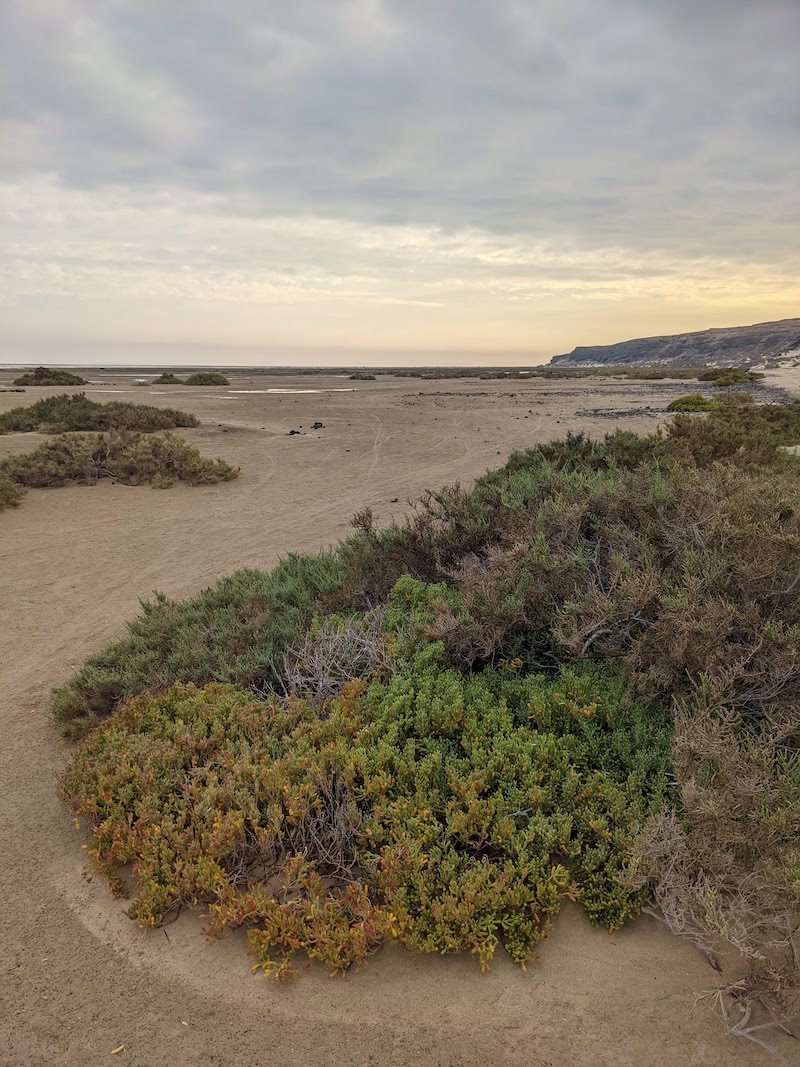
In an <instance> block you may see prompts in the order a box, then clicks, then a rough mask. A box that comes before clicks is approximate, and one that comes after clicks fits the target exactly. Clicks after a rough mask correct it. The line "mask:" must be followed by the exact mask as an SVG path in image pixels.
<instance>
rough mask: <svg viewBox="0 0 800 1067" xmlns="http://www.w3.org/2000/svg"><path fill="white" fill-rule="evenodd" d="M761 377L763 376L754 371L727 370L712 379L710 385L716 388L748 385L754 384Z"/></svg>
mask: <svg viewBox="0 0 800 1067" xmlns="http://www.w3.org/2000/svg"><path fill="white" fill-rule="evenodd" d="M763 377H764V375H763V374H758V373H756V372H755V371H748V370H738V369H735V370H727V371H724V372H723V373H722V374H720V375H718V376H717V377H716V378H714V379H712V382H711V384H712V385H716V386H727V385H749V383H750V382H756V381H758V379H759V378H763Z"/></svg>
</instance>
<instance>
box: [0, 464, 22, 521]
mask: <svg viewBox="0 0 800 1067" xmlns="http://www.w3.org/2000/svg"><path fill="white" fill-rule="evenodd" d="M24 495H25V487H24V486H22V485H20V484H19V482H15V481H14V480H13V479H12V478H10V477H9V476H8V475H7V474H6V472H5V471H3V470H0V511H2V510H3V508H15V507H16V506H17V505H18V504H19V502H20V500H22V498H23V496H24Z"/></svg>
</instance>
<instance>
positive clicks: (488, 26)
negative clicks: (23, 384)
mask: <svg viewBox="0 0 800 1067" xmlns="http://www.w3.org/2000/svg"><path fill="white" fill-rule="evenodd" d="M0 41H1V42H2V45H1V46H0V48H1V49H2V53H3V54H2V55H0V79H2V82H4V83H5V84H3V85H2V86H0V94H1V95H2V98H3V100H4V101H6V103H7V106H6V112H5V115H4V126H5V129H4V136H3V202H4V205H5V211H4V224H3V226H4V233H3V239H4V247H5V248H6V250H7V252H6V256H5V257H4V279H3V283H4V284H3V288H4V292H5V293H6V296H5V298H4V299H5V307H4V319H5V320H6V322H7V330H8V335H9V341H8V345H7V346H6V349H7V351H6V355H7V356H8V358H13V356H14V350H15V346H17V348H19V347H20V346H22V347H23V348H25V349H26V350H27V348H28V347H29V346H30V345H34V346H35V345H36V344H37V343H39V342H41V343H42V344H51V345H52V344H54V343H56V342H57V341H58V339H59V338H62V339H64V340H65V341H74V342H78V343H79V342H80V341H81V340H85V341H87V342H88V341H92V340H94V341H106V342H108V343H110V344H113V343H115V342H123V341H142V342H159V341H171V342H176V343H177V342H186V343H191V342H193V341H198V342H199V341H203V340H205V341H209V342H212V343H219V344H225V345H228V346H231V347H234V348H235V346H236V345H237V344H257V345H263V348H264V352H265V354H267V355H269V356H272V355H273V354H274V353H276V352H278V351H281V352H286V353H287V359H288V358H292V353H293V352H296V353H299V354H300V355H302V353H303V352H304V351H310V350H312V349H313V350H315V351H316V350H321V351H322V350H324V349H325V346H326V345H330V347H331V349H337V350H339V351H340V352H341V350H347V348H348V347H350V346H352V347H353V349H354V351H357V354H358V356H359V358H363V350H364V349H368V350H369V351H372V352H374V353H375V354H379V353H380V352H381V351H386V352H396V351H397V350H398V349H401V350H404V351H405V350H407V351H408V352H409V353H411V354H413V353H415V352H418V353H420V355H421V356H424V350H425V349H437V350H442V349H443V350H452V351H453V352H454V353H456V352H458V351H460V350H466V349H469V350H470V351H471V350H476V351H481V352H485V353H487V354H491V353H495V354H496V356H497V358H503V357H505V356H507V355H509V354H511V353H514V354H521V353H522V352H524V351H530V352H532V353H536V354H541V355H544V354H547V353H550V354H551V353H552V352H554V351H557V350H561V349H564V348H570V347H572V345H573V344H575V343H597V342H601V341H603V340H613V339H617V338H620V337H623V336H630V335H632V334H634V333H642V332H651V333H654V332H665V331H669V330H670V329H674V330H679V329H684V328H691V327H693V326H697V327H702V326H706V325H717V324H720V325H721V324H736V323H738V322H745V321H752V320H755V319H766V318H774V317H780V316H781V315H789V314H797V313H798V308H800V301H799V300H798V299H797V296H798V292H800V283H799V281H798V279H800V255H799V254H798V247H800V197H798V193H797V174H798V173H800V137H798V135H797V134H798V116H800V65H798V63H797V60H796V56H797V52H798V46H800V5H798V4H797V3H796V0H783V2H779V0H760V2H759V3H758V4H755V3H752V2H750V0H741V2H740V0H725V2H723V0H704V2H703V3H702V4H697V3H694V2H689V0H671V2H670V3H669V4H663V5H662V4H657V3H654V2H650V0H538V2H534V0H528V2H521V0H520V2H511V0H492V2H491V3H488V2H486V0H337V2H336V3H332V2H328V0H313V2H312V0H293V2H292V3H291V4H287V3H285V2H283V0H276V2H270V0H239V2H238V3H236V4H230V3H225V4H223V3H222V2H216V0H215V2H211V0H170V2H169V3H156V2H155V0H152V2H150V0H143V2H142V0H137V2H134V0H8V2H7V3H6V4H4V5H3V6H2V7H1V8H0Z"/></svg>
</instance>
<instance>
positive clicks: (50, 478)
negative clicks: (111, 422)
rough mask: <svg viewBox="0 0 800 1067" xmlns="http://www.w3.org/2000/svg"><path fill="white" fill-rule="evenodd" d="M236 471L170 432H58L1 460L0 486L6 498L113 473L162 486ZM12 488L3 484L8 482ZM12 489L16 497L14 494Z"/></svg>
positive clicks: (208, 481) (210, 480) (207, 481)
mask: <svg viewBox="0 0 800 1067" xmlns="http://www.w3.org/2000/svg"><path fill="white" fill-rule="evenodd" d="M238 473H239V468H238V467H231V466H229V465H228V464H227V463H225V462H224V460H221V459H213V460H212V459H206V458H205V457H204V456H201V455H200V453H199V452H198V451H197V449H196V448H192V447H191V446H190V445H187V444H186V442H185V441H182V440H181V439H180V438H179V437H174V436H173V435H172V434H170V433H165V434H163V435H161V436H158V435H150V434H138V433H130V432H123V433H112V434H109V435H104V434H81V433H70V434H62V435H60V436H58V437H56V438H54V439H53V440H52V441H47V442H45V444H43V445H40V446H39V447H38V448H37V449H35V450H34V451H33V452H23V453H20V454H19V455H14V456H9V457H7V458H6V459H4V460H2V462H0V478H2V482H0V491H2V492H3V495H4V496H8V500H7V501H6V502H7V503H16V502H17V500H18V499H19V495H21V494H22V492H24V489H26V488H28V489H34V488H36V489H44V488H49V487H53V486H63V485H69V484H71V483H74V484H78V485H94V484H95V483H96V482H97V481H99V480H100V479H101V478H113V479H115V480H116V481H118V482H122V483H124V484H125V485H141V484H143V483H149V484H150V485H152V486H153V487H154V488H158V489H166V488H168V487H169V486H171V485H173V484H174V483H175V482H178V481H180V482H186V483H187V484H188V485H212V484H214V483H215V482H222V481H226V482H227V481H230V480H231V479H232V478H235V477H236V476H237V475H238ZM9 483H10V484H11V485H12V486H15V487H16V490H7V489H3V486H6V485H8V484H9ZM15 493H16V496H17V499H16V500H14V499H12V497H13V496H14V494H15Z"/></svg>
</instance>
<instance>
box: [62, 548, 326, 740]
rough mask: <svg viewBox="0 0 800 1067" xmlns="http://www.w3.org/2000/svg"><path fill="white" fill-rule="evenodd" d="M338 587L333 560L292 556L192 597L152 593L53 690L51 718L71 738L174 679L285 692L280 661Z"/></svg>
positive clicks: (300, 637)
mask: <svg viewBox="0 0 800 1067" xmlns="http://www.w3.org/2000/svg"><path fill="white" fill-rule="evenodd" d="M341 581H342V570H341V565H340V563H339V561H338V560H337V558H336V556H335V555H333V554H331V553H322V554H320V555H318V556H297V555H290V556H288V557H287V558H286V559H284V560H282V561H281V562H280V563H279V564H278V566H277V567H275V568H274V570H272V571H270V572H269V573H266V572H264V571H256V570H240V571H237V572H236V573H235V574H233V575H231V576H230V577H228V578H224V579H223V580H222V581H221V582H218V583H217V584H216V585H215V586H213V587H212V588H210V589H206V590H204V591H203V592H202V593H199V594H198V595H197V596H195V597H192V598H191V599H190V600H185V601H176V600H170V599H168V598H167V597H165V596H164V595H163V594H157V595H156V596H155V599H154V600H152V601H149V602H143V603H142V614H141V616H140V617H139V618H137V619H134V620H133V621H132V622H130V623H129V624H128V634H127V635H126V636H125V637H123V638H121V639H120V640H118V641H116V642H114V643H113V644H111V645H108V646H107V647H106V648H104V649H102V650H101V651H100V652H98V653H96V654H95V655H94V656H91V657H90V658H89V659H88V660H87V661H86V663H85V664H84V666H83V667H82V668H81V669H80V670H79V671H78V672H77V674H75V675H74V676H73V678H71V679H70V680H69V681H68V682H67V684H66V685H64V686H61V687H60V688H59V689H57V690H56V693H55V697H54V712H55V717H56V720H57V721H58V722H59V724H60V725H61V727H62V729H63V730H64V732H65V733H66V734H67V735H68V736H70V737H77V736H80V735H81V734H83V733H85V732H86V731H87V730H88V729H89V728H90V727H92V726H94V725H95V724H96V723H97V722H98V721H100V720H101V719H102V718H103V717H104V716H106V715H108V713H109V711H110V710H111V709H112V708H113V707H114V706H115V704H117V703H118V702H119V701H122V700H126V699H128V698H130V697H132V696H135V695H136V694H137V693H141V692H142V691H144V690H149V691H151V692H161V691H163V690H164V689H167V688H169V686H170V685H172V683H173V682H176V681H177V682H192V681H195V682H199V683H201V684H202V683H205V682H210V681H221V682H229V683H233V684H234V685H236V686H238V687H240V688H245V689H248V688H251V687H254V688H255V687H258V688H262V689H264V688H266V689H269V688H276V689H280V690H283V689H284V685H283V668H284V659H285V656H286V655H287V653H288V652H289V651H290V650H291V649H292V648H293V647H294V646H295V645H297V644H298V642H300V641H301V640H302V639H303V636H304V634H305V631H306V630H307V628H308V626H309V624H310V622H311V620H312V618H313V615H314V611H315V609H316V605H317V602H318V600H319V599H321V598H322V597H324V596H326V595H330V594H331V593H332V592H333V591H334V590H335V589H337V588H338V587H339V586H340V585H341Z"/></svg>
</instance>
